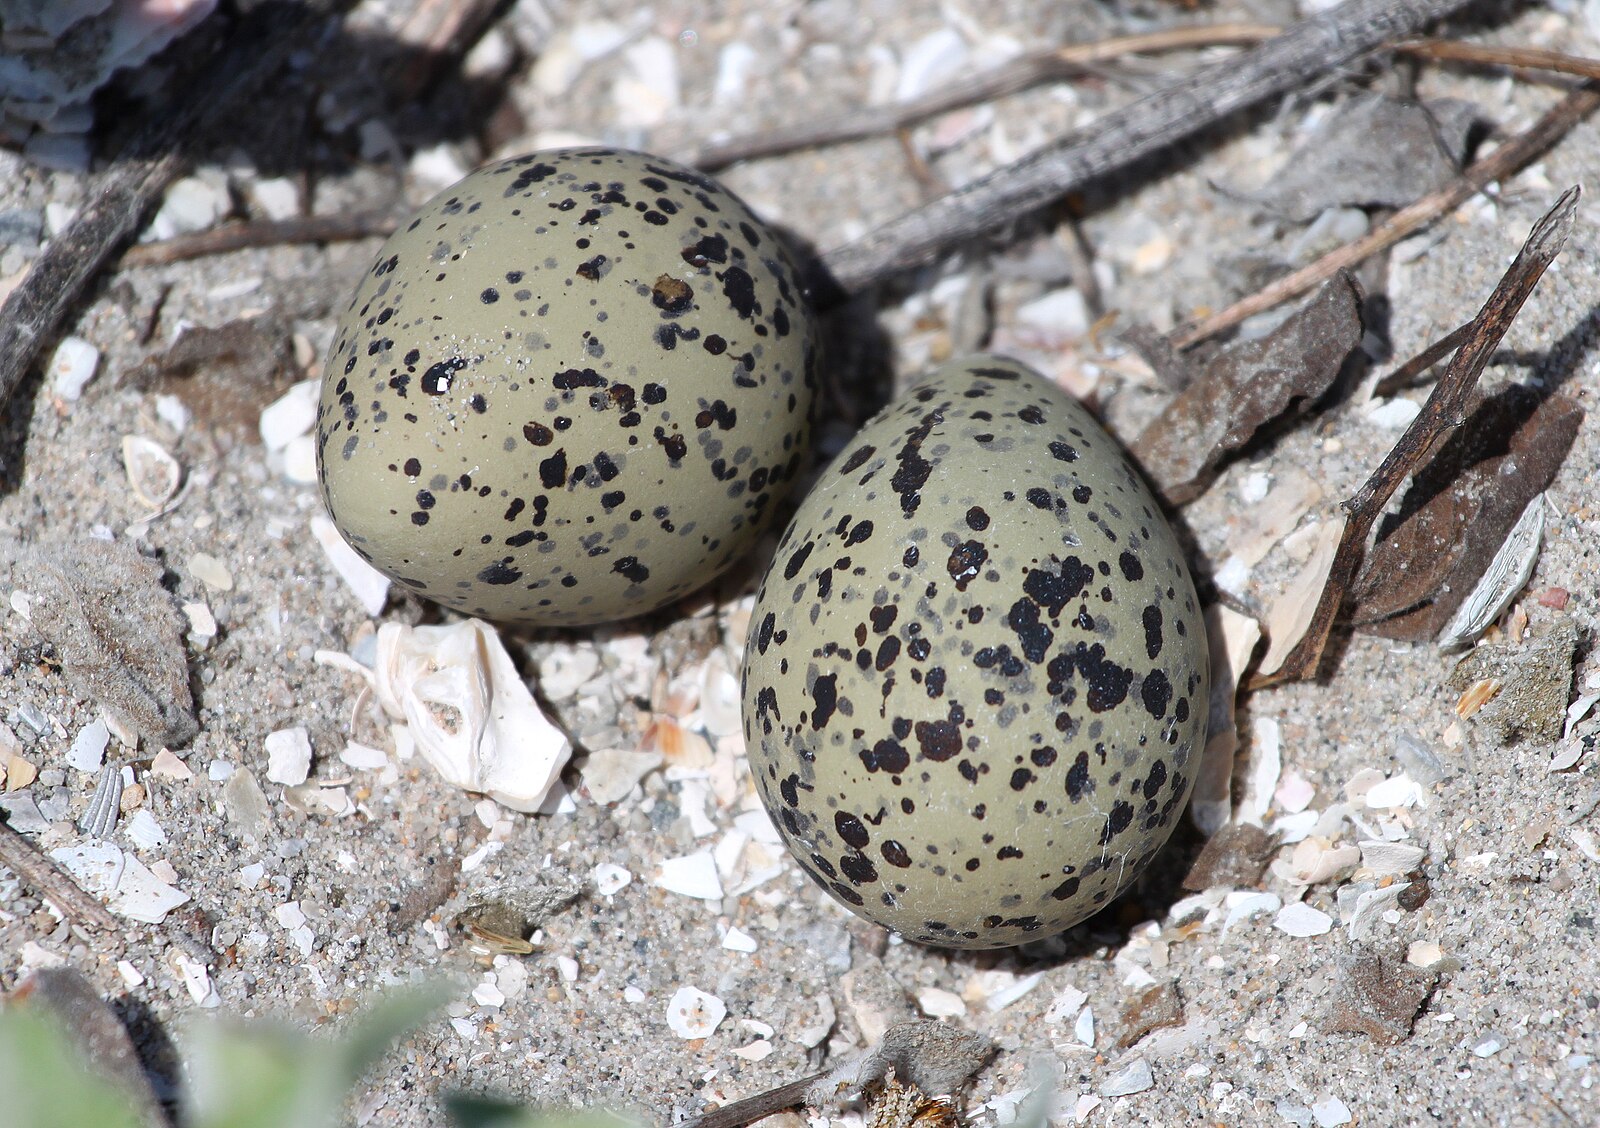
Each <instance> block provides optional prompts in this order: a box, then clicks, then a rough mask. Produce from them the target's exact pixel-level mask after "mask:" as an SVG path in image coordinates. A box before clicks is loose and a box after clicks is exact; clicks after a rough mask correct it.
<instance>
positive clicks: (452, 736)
mask: <svg viewBox="0 0 1600 1128" xmlns="http://www.w3.org/2000/svg"><path fill="white" fill-rule="evenodd" d="M375 665H376V671H377V694H378V702H379V704H381V705H382V706H383V710H384V712H386V713H388V714H389V716H390V717H392V718H394V719H395V720H401V721H405V722H406V725H407V726H408V727H409V729H410V730H411V733H412V735H413V736H414V737H415V739H416V742H417V749H418V751H420V752H421V753H422V755H423V758H424V759H426V760H427V761H428V763H429V764H431V765H432V766H433V768H434V770H435V771H437V772H438V773H439V774H440V775H441V776H443V777H444V779H445V780H446V782H448V783H452V784H454V785H455V786H457V787H460V788H463V789H465V790H467V791H477V792H482V793H484V794H486V795H488V796H489V797H490V798H492V799H494V800H495V801H497V802H499V803H502V804H504V805H505V806H507V807H510V808H511V809H513V810H516V811H523V812H532V811H536V810H538V809H539V805H540V804H541V803H542V802H543V801H544V798H545V795H546V794H547V793H548V792H549V790H550V788H551V787H552V786H553V785H554V784H555V782H556V780H557V779H558V778H559V776H560V774H561V768H562V766H563V765H564V764H566V762H567V758H568V757H569V756H570V755H571V754H572V743H571V742H570V741H569V740H568V739H567V738H566V735H565V734H564V733H562V731H561V730H560V729H558V728H556V726H555V725H553V724H551V723H550V721H549V719H548V718H547V717H545V715H544V713H542V712H541V711H540V709H539V706H538V705H537V704H536V703H535V702H534V699H533V694H531V693H529V692H528V687H527V685H526V684H524V683H523V681H522V678H521V676H520V675H519V674H518V673H517V669H516V666H514V665H513V664H512V662H511V656H510V655H509V654H507V653H506V649H505V647H504V646H503V645H502V644H501V642H500V637H499V635H497V634H495V632H494V631H493V630H492V629H491V628H490V627H488V626H487V625H485V624H484V623H481V622H478V621H477V620H475V619H474V620H469V621H466V622H462V623H456V624H453V625H451V626H439V627H408V626H405V625H403V624H400V623H385V624H384V625H383V626H382V627H380V628H378V654H377V661H376V663H375Z"/></svg>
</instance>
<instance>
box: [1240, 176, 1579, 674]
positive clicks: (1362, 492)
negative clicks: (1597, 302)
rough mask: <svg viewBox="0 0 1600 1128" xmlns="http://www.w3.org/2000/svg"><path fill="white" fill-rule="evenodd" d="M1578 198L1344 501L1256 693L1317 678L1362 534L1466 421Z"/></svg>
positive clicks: (1532, 239) (1563, 208)
mask: <svg viewBox="0 0 1600 1128" xmlns="http://www.w3.org/2000/svg"><path fill="white" fill-rule="evenodd" d="M1578 195H1579V190H1578V189H1577V188H1575V187H1574V188H1569V189H1567V191H1566V192H1564V193H1562V195H1561V198H1560V199H1559V200H1557V201H1556V205H1555V207H1553V208H1551V209H1550V210H1549V211H1548V212H1547V213H1545V215H1544V218H1542V219H1540V220H1539V222H1538V223H1536V224H1534V225H1533V231H1532V232H1531V233H1530V234H1529V236H1528V241H1527V242H1526V243H1524V244H1523V246H1522V250H1521V251H1519V252H1518V254H1517V257H1516V261H1514V262H1513V263H1512V264H1511V265H1510V267H1508V268H1507V269H1506V272H1505V275H1504V276H1503V277H1502V278H1501V279H1500V283H1499V285H1497V286H1496V287H1495V289H1494V293H1492V294H1490V295H1489V300H1488V301H1487V302H1485V303H1484V306H1483V308H1482V309H1481V310H1479V311H1478V316H1477V317H1475V318H1473V320H1472V321H1471V322H1470V325H1471V331H1470V333H1469V335H1468V337H1467V339H1466V341H1465V342H1464V343H1463V344H1462V346H1461V348H1460V349H1458V350H1457V351H1456V355H1455V356H1454V357H1453V358H1452V359H1451V361H1450V364H1449V366H1448V367H1447V368H1446V369H1445V372H1444V375H1443V376H1441V377H1440V378H1439V382H1438V383H1437V384H1436V385H1434V389H1433V393H1432V394H1431V395H1429V396H1428V401H1427V403H1425V404H1423V405H1422V411H1421V412H1420V413H1419V414H1418V415H1417V417H1416V418H1415V419H1413V420H1412V421H1411V425H1410V426H1409V427H1407V428H1406V430H1405V433H1404V434H1402V435H1401V436H1400V438H1399V440H1398V441H1397V442H1396V443H1395V444H1394V447H1393V449H1391V450H1390V451H1389V453H1388V454H1387V455H1386V456H1385V457H1384V459H1383V461H1382V462H1381V463H1379V464H1378V468H1377V469H1376V470H1374V471H1373V472H1372V475H1371V477H1369V478H1368V479H1367V480H1366V482H1365V484H1363V485H1362V487H1361V488H1360V489H1359V490H1357V491H1356V494H1355V496H1354V497H1351V498H1350V499H1349V500H1347V501H1346V502H1345V503H1344V509H1345V512H1346V513H1347V515H1348V517H1347V520H1346V522H1345V527H1344V533H1343V535H1342V536H1341V537H1340V538H1339V547H1338V548H1337V549H1336V550H1335V552H1334V557H1333V566H1332V567H1331V568H1330V569H1329V571H1328V581H1327V583H1326V584H1325V585H1324V586H1323V589H1322V595H1321V597H1320V598H1319V599H1318V600H1317V607H1316V610H1315V612H1313V614H1312V617H1311V625H1310V626H1309V627H1308V628H1307V629H1306V633H1305V634H1304V635H1303V636H1302V637H1301V639H1300V641H1299V642H1298V643H1296V644H1295V647H1294V649H1293V650H1291V651H1290V652H1289V656H1288V657H1287V658H1286V659H1284V662H1283V665H1282V666H1281V667H1279V668H1278V669H1277V670H1276V671H1274V672H1272V673H1269V674H1266V675H1265V676H1262V677H1258V678H1256V679H1254V680H1253V681H1252V682H1251V685H1250V688H1252V689H1259V688H1261V687H1262V686H1266V685H1276V684H1278V683H1280V682H1286V681H1299V680H1302V679H1305V678H1311V677H1315V676H1316V674H1317V668H1318V667H1319V666H1320V665H1321V663H1322V654H1323V651H1324V649H1325V648H1326V647H1327V644H1328V637H1329V635H1330V634H1331V633H1332V631H1333V624H1334V620H1335V618H1336V617H1337V616H1338V613H1339V608H1340V607H1341V606H1342V605H1343V603H1344V599H1345V596H1346V594H1348V592H1349V590H1350V583H1351V581H1352V580H1354V579H1355V575H1356V572H1357V570H1358V569H1359V568H1360V567H1361V560H1362V558H1363V557H1364V556H1365V555H1366V544H1367V534H1368V533H1370V532H1371V530H1372V524H1373V522H1374V521H1376V520H1377V518H1378V515H1379V514H1380V513H1382V512H1383V507H1384V506H1385V505H1387V504H1388V503H1389V499H1390V498H1391V497H1392V496H1394V491H1395V490H1396V489H1398V488H1399V486H1400V483H1401V482H1403V481H1405V479H1406V478H1407V477H1408V476H1409V475H1410V474H1411V473H1412V472H1413V471H1414V470H1415V469H1416V468H1417V467H1418V465H1420V464H1421V462H1422V461H1423V459H1425V458H1426V457H1427V455H1428V452H1429V451H1430V450H1433V449H1435V448H1436V446H1437V445H1438V443H1439V441H1440V440H1441V439H1442V438H1443V437H1444V436H1445V435H1446V434H1448V433H1449V432H1450V431H1452V430H1454V429H1455V428H1457V427H1459V426H1461V424H1462V423H1463V422H1464V421H1465V419H1466V413H1467V404H1468V402H1469V400H1470V399H1471V397H1472V392H1473V389H1474V388H1476V387H1477V384H1478V377H1479V376H1481V375H1482V374H1483V369H1484V366H1485V365H1487V364H1488V363H1489V357H1490V356H1491V355H1493V353H1494V350H1495V349H1496V348H1497V347H1498V346H1499V344H1500V340H1501V338H1502V337H1504V336H1505V334H1506V330H1507V329H1509V328H1511V323H1512V322H1513V321H1515V320H1516V318H1517V313H1518V311H1519V310H1521V309H1522V303H1523V302H1525V301H1527V299H1528V295H1529V294H1531V293H1532V292H1533V288H1534V286H1536V285H1537V284H1538V282H1539V279H1540V278H1541V277H1543V275H1544V272H1545V268H1546V267H1548V266H1549V265H1550V263H1551V262H1552V261H1553V260H1554V259H1555V257H1556V255H1558V254H1560V253H1561V248H1562V247H1563V246H1564V245H1565V244H1566V241H1567V236H1568V235H1570V234H1571V233H1572V221H1573V216H1574V214H1575V213H1576V211H1577V208H1578Z"/></svg>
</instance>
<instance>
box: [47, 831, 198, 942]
mask: <svg viewBox="0 0 1600 1128" xmlns="http://www.w3.org/2000/svg"><path fill="white" fill-rule="evenodd" d="M50 856H51V857H52V858H54V859H55V860H56V861H57V862H59V863H61V866H62V868H63V869H65V870H66V871H67V872H68V873H70V874H72V876H73V877H75V878H77V879H78V884H80V885H82V886H83V887H84V889H85V890H87V891H88V892H89V893H91V894H93V895H94V896H97V897H105V898H108V901H107V907H108V908H109V909H110V910H111V911H112V912H114V913H116V914H117V915H118V916H125V917H127V918H128V919H129V920H137V921H142V922H144V923H145V924H160V923H161V922H162V921H163V920H164V919H166V915H167V914H168V913H169V912H171V911H172V910H173V909H175V908H177V907H178V906H179V905H181V904H183V903H184V902H185V901H187V900H188V899H189V894H187V893H185V892H183V891H182V890H180V889H175V888H173V887H172V886H171V885H168V884H167V883H166V882H164V881H162V880H161V879H160V878H158V877H157V876H156V875H155V874H154V873H152V872H150V868H149V867H148V866H146V865H145V864H144V863H143V862H141V861H140V860H139V859H138V858H135V857H132V856H131V855H129V854H126V853H124V852H123V851H122V848H121V847H119V846H113V845H111V844H110V843H109V842H97V843H95V844H93V845H89V846H63V847H61V848H60V849H58V850H52V851H50Z"/></svg>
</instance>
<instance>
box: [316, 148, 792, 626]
mask: <svg viewBox="0 0 1600 1128" xmlns="http://www.w3.org/2000/svg"><path fill="white" fill-rule="evenodd" d="M805 302H806V299H805V297H804V289H803V287H802V285H801V281H800V277H799V271H798V270H797V268H796V266H795V264H794V263H793V262H792V261H791V260H790V258H789V257H788V255H787V253H786V251H785V250H784V246H783V243H782V242H781V241H780V240H779V239H777V238H776V237H775V236H774V235H773V234H772V232H771V231H770V230H769V229H768V228H767V227H766V226H765V225H764V224H763V223H762V222H761V221H760V220H759V219H758V218H756V216H754V215H753V214H752V213H751V212H750V210H749V209H748V208H747V207H746V206H745V205H744V203H743V202H742V201H740V200H739V199H738V198H737V197H736V196H734V195H733V194H732V193H730V192H728V191H727V190H726V189H724V188H723V187H722V186H721V185H719V184H717V183H716V182H715V181H713V180H711V179H709V178H708V177H706V176H703V175H702V174H700V173H698V172H695V171H694V170H692V169H689V168H685V167H683V166H680V165H677V164H674V163H672V162H670V161H666V160H662V159H660V158H657V157H652V156H650V155H648V154H644V153H635V152H627V151H623V150H615V149H600V148H593V149H558V150H550V151H546V152H540V153H533V154H530V155H528V156H525V157H517V158H513V159H510V160H503V161H499V162H496V163H494V164H491V165H488V166H486V167H484V168H481V169H479V170H478V171H476V172H474V173H472V174H471V175H470V176H468V177H467V178H466V179H465V180H463V181H461V182H460V183H459V184H456V185H454V186H453V187H451V188H449V189H446V190H445V191H444V192H442V193H440V194H439V195H438V196H436V197H435V198H434V199H433V200H432V201H430V202H429V203H428V204H426V205H424V206H423V208H422V209H421V211H419V212H418V213H417V215H416V216H415V218H414V219H413V221H411V222H410V223H408V224H406V225H403V226H402V227H401V229H400V231H399V232H398V233H396V234H395V235H394V236H393V237H391V238H390V239H389V240H388V241H387V242H386V243H385V244H384V246H383V248H382V250H381V251H380V252H379V254H378V256H377V259H376V264H375V265H374V266H373V268H372V269H371V270H370V271H369V272H368V273H367V275H366V276H365V278H363V280H362V282H361V285H360V287H359V288H358V289H357V291H356V294H355V297H354V299H353V300H352V301H351V303H350V306H349V308H348V309H347V310H346V311H345V314H344V316H343V318H342V319H341V320H340V323H339V330H338V334H337V336H336V337H335V339H334V344H333V348H332V351H331V352H330V354H329V357H328V362H327V369H326V375H325V377H324V380H323V391H322V403H321V407H320V409H319V413H318V423H317V438H318V442H317V458H318V465H319V469H320V473H321V481H322V491H323V498H324V501H325V502H326V504H327V506H328V509H329V512H330V513H331V514H332V516H333V519H334V523H335V524H336V525H337V526H338V528H339V530H340V532H341V533H342V534H343V535H344V537H345V539H346V540H348V541H349V542H350V543H351V545H352V546H354V547H355V549H356V550H357V552H359V553H360V554H361V555H362V556H363V557H365V558H366V559H368V560H370V561H371V562H372V563H373V564H374V565H376V566H377V567H379V568H381V569H382V570H384V571H385V572H387V573H389V575H391V576H393V577H394V578H395V579H396V580H398V581H399V582H400V583H402V584H404V585H406V586H408V587H410V588H412V589H413V590H415V591H417V592H418V593H420V594H422V595H424V596H426V597H428V598H430V599H433V600H436V601H438V602H440V603H443V604H445V605H447V606H449V607H453V608H455V609H456V610H458V611H463V612H465V613H467V614H471V615H478V616H482V617H484V618H489V619H499V620H508V621H516V622H525V623H532V624H537V625H544V626H581V625H585V624H591V623H599V622H606V621H609V620H614V619H620V618H626V617H628V616H632V615H638V614H642V613H645V612H648V611H652V610H654V609H656V608H658V607H661V606H663V605H665V604H667V603H670V602H671V601H672V600H674V599H676V598H678V597H679V596H682V595H685V594H687V593H688V592H690V591H691V590H693V589H694V588H697V587H699V586H701V585H702V584H704V583H705V582H707V581H708V580H710V579H711V578H712V577H714V576H716V575H717V574H718V573H720V572H721V571H723V570H724V569H725V568H727V567H728V566H730V565H731V564H732V563H733V562H734V561H736V560H738V559H740V558H741V557H742V556H744V555H745V554H746V553H748V552H749V551H750V549H751V548H752V547H753V546H754V544H755V542H756V540H757V538H758V537H759V536H760V535H761V533H762V531H763V530H764V529H765V528H766V526H767V524H768V523H769V522H770V520H771V517H772V514H773V512H774V510H775V508H776V505H777V503H778V501H779V500H780V499H781V498H782V496H783V495H784V494H785V493H786V492H787V491H788V489H789V487H790V485H791V484H792V482H793V481H794V479H795V477H796V475H797V474H799V473H800V471H801V470H802V468H803V459H804V452H805V450H806V449H807V443H808V440H809V435H810V427H811V409H812V403H813V400H814V398H815V393H816V389H817V384H818V357H817V332H816V325H815V317H814V315H813V313H812V311H811V310H810V309H809V307H808V306H807V305H806V304H805ZM461 481H470V483H471V488H466V487H462V488H460V489H457V488H454V487H449V488H445V485H441V486H434V485H431V483H434V482H439V483H443V484H446V485H447V484H448V483H456V482H461ZM419 486H422V487H426V488H424V489H423V490H422V491H421V492H419Z"/></svg>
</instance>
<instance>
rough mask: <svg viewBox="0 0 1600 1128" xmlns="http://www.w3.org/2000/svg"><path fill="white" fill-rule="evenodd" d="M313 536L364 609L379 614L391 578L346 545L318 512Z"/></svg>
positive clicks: (330, 523)
mask: <svg viewBox="0 0 1600 1128" xmlns="http://www.w3.org/2000/svg"><path fill="white" fill-rule="evenodd" d="M311 535H312V536H314V537H316V538H317V543H318V544H320V545H321V546H322V551H323V554H324V555H326V556H327V558H328V563H329V564H332V565H333V570H334V571H335V572H337V573H339V578H340V579H341V580H343V581H344V582H345V586H346V587H348V588H349V589H350V590H351V591H352V592H354V593H355V597H356V599H357V600H359V601H360V603H361V609H362V610H363V611H365V612H366V613H367V614H368V615H377V614H378V613H379V612H381V611H382V610H383V605H384V604H385V603H386V602H388V599H389V577H388V576H385V575H384V574H383V573H382V572H380V571H378V570H377V569H376V568H374V567H373V566H372V565H371V564H368V563H367V562H366V561H365V560H363V559H361V557H360V556H358V555H356V550H355V549H353V548H351V547H350V546H349V545H348V544H346V543H345V541H344V538H343V537H341V536H340V535H339V530H338V529H336V528H334V527H333V522H332V521H330V520H328V519H327V518H326V517H324V516H323V515H322V514H320V513H318V514H317V515H315V516H314V517H312V518H311Z"/></svg>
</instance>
